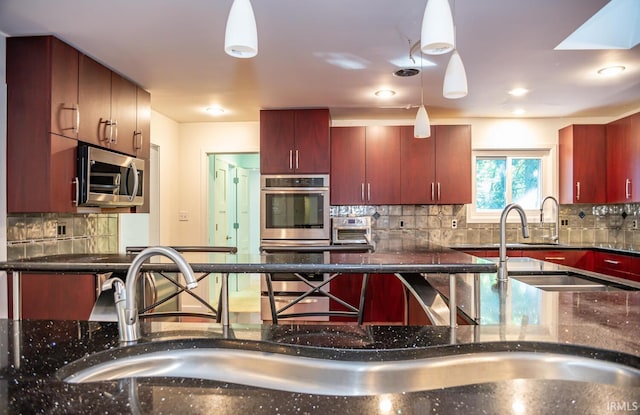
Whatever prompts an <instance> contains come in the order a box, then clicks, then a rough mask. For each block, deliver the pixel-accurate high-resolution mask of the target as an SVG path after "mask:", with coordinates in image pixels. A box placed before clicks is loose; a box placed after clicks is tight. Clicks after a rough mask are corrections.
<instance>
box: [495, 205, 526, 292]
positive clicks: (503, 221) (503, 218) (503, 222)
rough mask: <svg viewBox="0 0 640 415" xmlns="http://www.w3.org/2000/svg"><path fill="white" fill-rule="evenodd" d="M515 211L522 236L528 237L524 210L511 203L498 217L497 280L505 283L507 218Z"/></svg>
mask: <svg viewBox="0 0 640 415" xmlns="http://www.w3.org/2000/svg"><path fill="white" fill-rule="evenodd" d="M512 210H515V211H516V212H518V214H519V215H520V222H521V223H522V236H523V237H525V238H528V237H529V226H528V225H527V215H526V214H525V212H524V209H522V207H521V206H520V205H518V204H517V203H511V204H510V205H507V206H506V207H505V208H504V209H503V211H502V215H500V252H499V255H500V258H499V264H498V280H499V281H506V279H507V275H508V273H507V216H509V212H511V211H512Z"/></svg>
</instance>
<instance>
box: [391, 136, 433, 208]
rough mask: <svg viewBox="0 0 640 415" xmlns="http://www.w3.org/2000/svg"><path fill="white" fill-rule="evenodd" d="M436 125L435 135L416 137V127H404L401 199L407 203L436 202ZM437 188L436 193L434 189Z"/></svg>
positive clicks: (401, 144) (403, 202)
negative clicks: (414, 132)
mask: <svg viewBox="0 0 640 415" xmlns="http://www.w3.org/2000/svg"><path fill="white" fill-rule="evenodd" d="M435 134H436V133H435V129H434V128H433V127H432V128H431V137H429V138H415V137H414V136H413V127H409V126H405V127H400V137H401V141H400V201H401V203H402V204H406V205H422V204H425V205H426V204H430V203H434V202H435V181H436V179H435V173H436V166H435V160H436V154H435V148H436V146H435V141H436V138H435ZM432 189H433V193H432Z"/></svg>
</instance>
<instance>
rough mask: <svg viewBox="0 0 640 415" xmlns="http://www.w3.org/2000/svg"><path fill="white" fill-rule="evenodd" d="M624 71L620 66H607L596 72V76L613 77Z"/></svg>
mask: <svg viewBox="0 0 640 415" xmlns="http://www.w3.org/2000/svg"><path fill="white" fill-rule="evenodd" d="M624 70H625V67H624V66H622V65H616V66H608V67H606V68H602V69H600V70H599V71H598V75H602V76H615V75H619V74H621V73H622V71H624Z"/></svg>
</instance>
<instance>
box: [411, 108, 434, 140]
mask: <svg viewBox="0 0 640 415" xmlns="http://www.w3.org/2000/svg"><path fill="white" fill-rule="evenodd" d="M413 136H414V137H415V138H429V137H431V123H429V116H428V115H427V109H426V108H425V107H424V105H420V108H418V113H417V114H416V122H415V124H414V125H413Z"/></svg>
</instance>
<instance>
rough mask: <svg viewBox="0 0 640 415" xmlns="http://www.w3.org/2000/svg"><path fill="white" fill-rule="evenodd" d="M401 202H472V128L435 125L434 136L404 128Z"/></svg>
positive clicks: (432, 133) (432, 130) (402, 133)
mask: <svg viewBox="0 0 640 415" xmlns="http://www.w3.org/2000/svg"><path fill="white" fill-rule="evenodd" d="M401 136H402V146H401V147H402V148H401V154H402V156H401V167H400V169H401V201H402V204H440V203H441V204H464V203H470V202H471V127H470V126H469V125H436V126H432V127H431V137H429V138H415V137H414V136H413V127H409V126H405V127H401Z"/></svg>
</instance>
